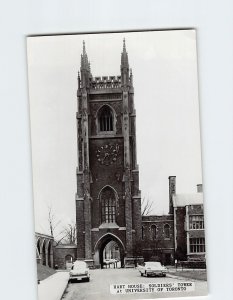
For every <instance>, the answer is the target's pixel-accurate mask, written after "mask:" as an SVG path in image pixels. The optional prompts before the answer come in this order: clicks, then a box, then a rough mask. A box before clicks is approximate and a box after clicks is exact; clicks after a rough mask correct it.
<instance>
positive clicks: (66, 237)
mask: <svg viewBox="0 0 233 300" xmlns="http://www.w3.org/2000/svg"><path fill="white" fill-rule="evenodd" d="M61 236H63V239H62V240H63V242H65V243H68V244H76V242H77V228H76V224H75V223H69V224H67V226H65V227H64V229H63V230H62V232H61Z"/></svg>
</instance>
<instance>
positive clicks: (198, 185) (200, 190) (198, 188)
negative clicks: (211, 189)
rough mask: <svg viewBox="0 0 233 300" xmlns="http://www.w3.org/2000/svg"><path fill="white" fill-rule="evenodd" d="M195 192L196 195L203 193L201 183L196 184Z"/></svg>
mask: <svg viewBox="0 0 233 300" xmlns="http://www.w3.org/2000/svg"><path fill="white" fill-rule="evenodd" d="M197 192H198V193H202V192H203V189H202V183H200V184H197Z"/></svg>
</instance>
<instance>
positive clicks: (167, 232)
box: [164, 224, 170, 239]
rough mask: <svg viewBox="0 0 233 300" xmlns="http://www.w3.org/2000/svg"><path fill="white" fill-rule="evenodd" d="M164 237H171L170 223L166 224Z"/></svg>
mask: <svg viewBox="0 0 233 300" xmlns="http://www.w3.org/2000/svg"><path fill="white" fill-rule="evenodd" d="M164 237H165V239H169V238H170V226H169V225H168V224H166V225H164Z"/></svg>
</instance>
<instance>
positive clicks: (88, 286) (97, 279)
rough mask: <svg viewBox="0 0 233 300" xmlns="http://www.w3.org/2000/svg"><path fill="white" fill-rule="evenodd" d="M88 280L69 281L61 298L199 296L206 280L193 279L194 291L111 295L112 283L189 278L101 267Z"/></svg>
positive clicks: (115, 298) (205, 288)
mask: <svg viewBox="0 0 233 300" xmlns="http://www.w3.org/2000/svg"><path fill="white" fill-rule="evenodd" d="M90 273H91V280H90V282H77V283H76V282H75V283H70V284H69V285H68V287H67V290H66V292H65V294H64V297H63V300H104V299H106V300H111V299H114V300H118V299H121V300H122V299H126V300H128V299H154V298H166V297H177V296H187V297H188V296H201V295H206V294H207V282H206V281H195V291H194V292H166V293H163V292H153V293H139V294H138V293H137V294H127V295H125V294H124V295H119V296H118V295H112V294H111V293H110V285H112V284H118V285H119V284H129V283H130V284H138V283H154V284H155V283H156V284H157V283H171V282H173V283H177V282H187V281H189V280H187V279H186V280H185V279H183V280H182V279H178V278H174V277H173V278H171V277H169V274H168V275H167V277H166V278H165V277H162V278H158V277H141V276H140V274H139V272H138V270H136V269H103V270H91V271H90Z"/></svg>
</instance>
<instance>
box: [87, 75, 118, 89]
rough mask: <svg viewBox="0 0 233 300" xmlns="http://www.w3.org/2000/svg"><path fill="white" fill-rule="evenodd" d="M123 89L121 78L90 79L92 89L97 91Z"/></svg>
mask: <svg viewBox="0 0 233 300" xmlns="http://www.w3.org/2000/svg"><path fill="white" fill-rule="evenodd" d="M120 87H121V76H102V77H94V78H90V88H91V89H94V90H97V89H118V88H120Z"/></svg>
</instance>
